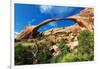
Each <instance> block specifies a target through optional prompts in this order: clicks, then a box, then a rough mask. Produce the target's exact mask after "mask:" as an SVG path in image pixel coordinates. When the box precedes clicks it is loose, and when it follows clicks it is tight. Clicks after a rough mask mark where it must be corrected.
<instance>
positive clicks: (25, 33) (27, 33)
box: [16, 25, 39, 40]
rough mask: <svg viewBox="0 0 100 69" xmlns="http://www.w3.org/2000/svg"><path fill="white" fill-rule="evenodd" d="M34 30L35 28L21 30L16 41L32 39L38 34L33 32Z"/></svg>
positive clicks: (28, 27)
mask: <svg viewBox="0 0 100 69" xmlns="http://www.w3.org/2000/svg"><path fill="white" fill-rule="evenodd" d="M34 28H35V26H31V25H29V26H27V27H26V28H25V29H24V30H22V32H20V34H19V35H18V37H17V38H16V39H18V40H22V39H31V38H33V37H34V35H35V34H36V35H37V34H39V32H38V31H33V29H34Z"/></svg>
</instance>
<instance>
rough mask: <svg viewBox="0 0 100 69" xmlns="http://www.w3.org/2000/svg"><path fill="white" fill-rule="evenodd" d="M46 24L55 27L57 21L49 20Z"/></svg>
mask: <svg viewBox="0 0 100 69" xmlns="http://www.w3.org/2000/svg"><path fill="white" fill-rule="evenodd" d="M48 25H49V26H52V27H57V23H56V22H50V23H49V24H48Z"/></svg>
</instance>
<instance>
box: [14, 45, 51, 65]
mask: <svg viewBox="0 0 100 69" xmlns="http://www.w3.org/2000/svg"><path fill="white" fill-rule="evenodd" d="M50 59H51V54H50V51H49V48H48V47H47V46H46V45H41V46H38V45H34V46H28V47H24V46H22V45H21V44H19V45H17V46H15V64H16V65H25V64H40V63H42V64H44V63H50Z"/></svg>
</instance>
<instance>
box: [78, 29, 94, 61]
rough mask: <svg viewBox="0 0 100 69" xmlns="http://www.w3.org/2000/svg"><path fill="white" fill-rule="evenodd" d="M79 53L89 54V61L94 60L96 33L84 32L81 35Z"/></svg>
mask: <svg viewBox="0 0 100 69" xmlns="http://www.w3.org/2000/svg"><path fill="white" fill-rule="evenodd" d="M78 50H79V52H80V53H81V54H83V55H84V54H88V57H87V59H88V60H93V58H94V32H89V31H82V32H80V35H79V48H78Z"/></svg>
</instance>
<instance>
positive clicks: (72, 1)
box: [11, 0, 95, 69]
mask: <svg viewBox="0 0 100 69" xmlns="http://www.w3.org/2000/svg"><path fill="white" fill-rule="evenodd" d="M14 3H22V4H38V5H39V4H40V5H57V6H75V7H93V8H94V7H95V4H94V1H91V0H87V1H85V0H77V1H76V0H63V1H60V0H50V1H47V0H14V1H12V2H11V68H12V69H32V68H36V69H56V68H57V69H62V68H63V69H66V68H68V69H69V68H71V69H80V68H81V67H84V65H85V67H86V68H87V67H91V66H94V63H95V62H74V63H63V64H59V63H58V64H42V65H23V66H15V65H14ZM80 4H81V5H80ZM93 68H94V67H93Z"/></svg>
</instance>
